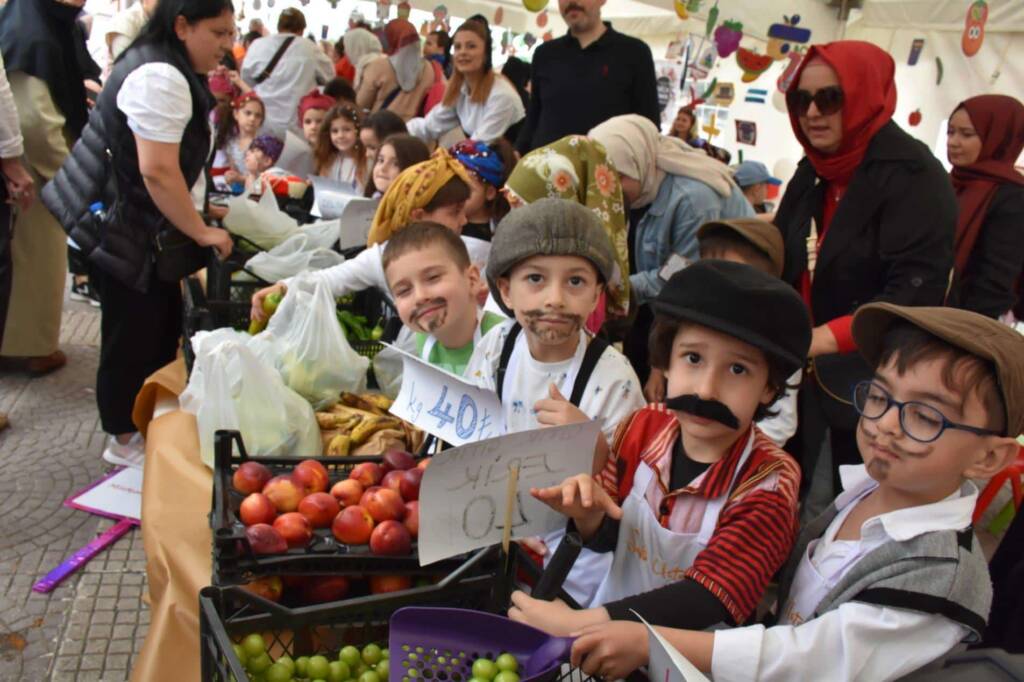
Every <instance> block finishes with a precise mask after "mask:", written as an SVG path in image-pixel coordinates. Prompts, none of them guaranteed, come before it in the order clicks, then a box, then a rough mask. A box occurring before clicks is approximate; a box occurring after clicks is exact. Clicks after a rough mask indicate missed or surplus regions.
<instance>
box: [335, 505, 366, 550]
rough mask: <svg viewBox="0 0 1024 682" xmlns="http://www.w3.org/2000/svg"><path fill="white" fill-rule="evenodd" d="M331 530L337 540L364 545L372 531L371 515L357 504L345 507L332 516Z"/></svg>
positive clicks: (347, 543)
mask: <svg viewBox="0 0 1024 682" xmlns="http://www.w3.org/2000/svg"><path fill="white" fill-rule="evenodd" d="M331 532H332V533H334V537H335V538H337V539H338V542H344V543H345V544H346V545H365V544H366V543H367V542H369V541H370V534H371V533H373V517H372V516H370V514H369V512H367V511H366V510H365V509H363V508H362V507H360V506H359V505H353V506H351V507H345V508H344V509H342V510H341V511H340V512H338V515H337V516H335V517H334V521H333V523H331Z"/></svg>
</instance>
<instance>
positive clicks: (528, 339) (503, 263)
mask: <svg viewBox="0 0 1024 682" xmlns="http://www.w3.org/2000/svg"><path fill="white" fill-rule="evenodd" d="M614 263H615V256H614V252H613V249H612V245H611V243H610V242H609V240H608V237H607V235H606V234H605V231H604V227H603V226H602V224H601V221H600V220H599V219H598V217H597V216H596V215H595V214H594V213H593V212H592V211H591V210H590V209H588V208H584V207H583V206H581V205H580V204H578V203H576V202H572V201H566V200H564V199H541V200H539V201H535V202H533V203H532V204H529V205H528V206H524V207H522V208H519V209H516V210H515V211H513V212H512V213H509V214H508V215H507V216H506V217H505V218H504V219H503V220H502V221H501V223H500V224H499V225H498V229H497V230H496V232H495V235H494V240H493V241H492V242H491V255H490V261H489V262H488V265H487V280H488V283H489V284H490V287H491V292H492V293H493V294H494V296H495V299H496V300H497V301H498V302H499V305H501V307H502V309H503V310H504V311H505V312H506V313H508V314H510V315H514V316H515V320H509V321H508V322H505V323H503V324H501V325H499V326H497V327H495V328H494V329H492V330H491V331H490V332H489V333H488V334H487V335H486V336H484V338H483V339H482V340H481V342H480V343H479V344H477V347H476V349H475V350H474V352H473V357H472V358H471V359H470V361H469V366H468V367H467V368H466V372H465V376H466V377H468V378H469V380H470V381H475V382H476V383H478V384H480V385H481V386H483V387H484V388H487V389H490V390H493V391H495V392H496V393H497V394H498V398H499V399H500V400H501V404H502V410H503V412H504V416H505V423H506V426H507V428H508V431H509V432H514V431H527V430H530V429H536V428H539V427H541V426H557V425H561V424H571V423H575V422H583V421H589V420H591V419H599V420H603V422H604V424H603V426H602V429H603V434H604V435H603V437H602V438H599V439H598V440H599V442H598V450H599V453H598V455H597V457H596V458H595V469H594V471H595V472H596V471H599V470H600V469H601V468H602V467H603V465H604V458H605V456H606V454H607V447H608V446H607V442H606V440H605V439H610V437H611V436H612V435H613V434H614V432H615V428H616V426H617V425H618V423H619V422H620V421H621V420H622V419H624V418H625V417H627V416H628V415H629V414H630V413H631V412H633V411H634V410H636V409H638V408H640V407H642V406H643V394H642V392H641V388H640V381H639V379H637V376H636V372H634V371H633V368H632V366H630V364H629V361H628V360H626V358H625V356H624V355H622V353H620V352H618V351H617V350H615V349H614V348H612V347H611V346H610V345H609V344H608V342H607V341H605V340H603V339H601V338H598V337H592V336H590V334H588V333H587V332H586V330H585V329H584V326H583V323H584V321H585V320H586V319H587V317H588V316H589V315H590V314H591V313H592V312H594V309H595V308H596V307H597V302H598V298H599V296H600V294H601V291H602V290H603V288H604V283H605V282H607V281H608V280H609V278H610V277H611V274H612V271H613V267H614ZM562 535H563V533H559V534H558V535H557V536H550V537H548V538H546V541H547V550H548V552H553V551H554V549H555V544H556V543H557V541H558V540H559V539H560V538H561V536H562ZM549 556H550V554H549ZM609 565H610V561H609V560H608V558H607V557H606V556H600V555H594V554H593V553H587V552H585V553H584V554H582V555H581V556H580V559H579V560H577V566H576V568H575V569H574V571H573V573H572V574H570V576H569V577H568V578H567V579H566V581H565V583H564V585H565V588H566V590H567V591H568V592H569V593H570V594H571V595H573V598H574V599H576V600H577V601H579V602H580V603H588V602H589V601H590V599H591V597H592V596H593V593H594V590H596V588H597V585H598V583H599V582H600V580H601V579H602V577H603V575H604V573H605V572H607V569H608V566H609Z"/></svg>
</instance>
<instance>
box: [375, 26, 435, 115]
mask: <svg viewBox="0 0 1024 682" xmlns="http://www.w3.org/2000/svg"><path fill="white" fill-rule="evenodd" d="M384 35H385V37H386V38H387V43H388V49H387V54H386V55H381V56H380V57H378V58H377V59H375V60H374V61H372V62H370V63H369V64H367V65H366V67H365V68H364V69H363V70H362V73H361V74H360V76H359V78H358V82H357V83H356V104H357V105H358V106H359V108H360V109H366V110H369V111H371V112H374V111H380V110H381V109H388V110H389V111H393V112H395V113H396V114H398V115H399V116H401V117H402V120H403V121H408V120H409V119H410V118H415V117H416V116H419V115H420V107H421V105H422V104H423V100H424V98H425V97H426V96H427V92H428V91H429V90H430V88H431V87H432V86H433V85H434V68H433V67H432V66H431V65H430V62H428V61H427V60H426V59H424V58H423V53H422V49H421V47H420V37H419V34H418V33H417V32H416V27H415V26H413V25H412V24H411V23H409V22H408V21H406V20H405V19H395V20H393V21H391V22H390V23H388V25H387V27H386V28H385V29H384Z"/></svg>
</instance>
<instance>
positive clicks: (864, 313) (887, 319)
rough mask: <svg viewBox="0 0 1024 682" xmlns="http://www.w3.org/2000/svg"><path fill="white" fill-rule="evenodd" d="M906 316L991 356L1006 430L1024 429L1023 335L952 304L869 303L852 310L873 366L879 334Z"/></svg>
mask: <svg viewBox="0 0 1024 682" xmlns="http://www.w3.org/2000/svg"><path fill="white" fill-rule="evenodd" d="M900 320H905V321H907V322H909V323H910V324H912V325H914V326H915V327H918V328H920V329H923V330H924V331H926V332H928V333H929V334H932V335H934V336H937V337H938V338H940V339H942V340H943V341H945V342H946V343H948V344H949V345H951V346H954V347H956V348H959V349H960V350H963V351H964V352H966V353H970V354H971V355H975V356H977V357H979V358H982V359H983V360H988V361H989V362H991V363H992V364H993V365H994V366H995V369H996V378H997V380H998V382H999V390H1000V392H1001V393H1002V396H1003V404H1004V405H1006V433H1007V435H1009V436H1017V435H1018V434H1020V433H1024V336H1021V335H1020V334H1018V333H1017V332H1016V331H1014V330H1013V329H1011V328H1010V327H1007V326H1006V325H1004V324H1002V323H1001V322H997V321H996V320H993V319H991V318H988V317H985V316H984V315H979V314H978V313H972V312H969V311H967V310H958V309H955V308H915V307H906V306H898V305H893V304H892V303H868V304H867V305H863V306H861V307H860V308H859V309H858V310H857V312H856V313H855V314H854V316H853V338H854V340H855V341H856V342H857V347H858V348H860V352H861V354H862V355H863V356H864V357H865V358H867V361H868V362H869V363H871V365H872V366H875V365H877V364H878V358H879V356H880V355H881V354H882V337H884V336H885V332H886V331H887V330H888V329H889V327H891V326H892V324H893V323H894V322H898V321H900Z"/></svg>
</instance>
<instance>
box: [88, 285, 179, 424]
mask: <svg viewBox="0 0 1024 682" xmlns="http://www.w3.org/2000/svg"><path fill="white" fill-rule="evenodd" d="M89 281H90V282H91V283H92V285H93V286H94V287H95V289H96V290H97V291H98V292H99V295H100V303H101V304H102V308H101V311H102V320H101V323H100V333H101V339H100V365H99V369H98V370H97V372H96V403H97V405H98V406H99V411H100V422H101V423H102V425H103V430H104V431H106V432H107V433H110V434H114V435H117V434H122V433H132V432H134V431H136V428H135V424H133V423H132V408H133V407H134V405H135V396H136V395H137V394H138V392H139V390H140V389H141V388H142V384H143V382H144V381H145V380H146V377H148V376H149V375H150V374H152V373H153V372H155V371H156V370H158V369H160V368H161V367H163V366H164V365H166V364H167V363H169V362H171V361H172V360H174V357H175V355H176V354H177V351H178V341H179V338H180V337H181V285H180V284H179V283H177V282H175V283H174V284H169V283H167V282H162V281H160V280H158V279H157V278H156V276H155V275H154V277H153V280H152V281H151V282H150V285H149V291H147V292H146V293H141V292H138V291H136V290H134V289H131V288H129V287H127V286H125V285H124V284H123V283H121V281H120V280H118V279H116V278H114V277H113V276H111V275H108V274H107V273H106V272H104V271H103V270H101V269H99V268H97V267H92V268H90V273H89Z"/></svg>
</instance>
